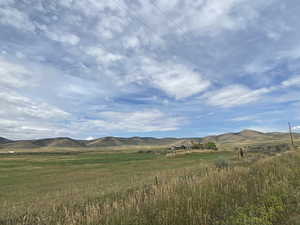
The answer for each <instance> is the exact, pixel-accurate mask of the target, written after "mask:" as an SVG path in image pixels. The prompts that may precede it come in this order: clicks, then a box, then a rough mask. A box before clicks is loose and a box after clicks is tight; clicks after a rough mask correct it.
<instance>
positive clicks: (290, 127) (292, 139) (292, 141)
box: [289, 123, 295, 148]
mask: <svg viewBox="0 0 300 225" xmlns="http://www.w3.org/2000/svg"><path fill="white" fill-rule="evenodd" d="M289 130H290V136H291V143H292V146H293V148H294V147H295V145H294V138H293V133H292V126H291V123H289Z"/></svg>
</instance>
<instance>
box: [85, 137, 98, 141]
mask: <svg viewBox="0 0 300 225" xmlns="http://www.w3.org/2000/svg"><path fill="white" fill-rule="evenodd" d="M95 139H96V138H95V137H87V138H86V139H85V140H87V141H91V140H95Z"/></svg>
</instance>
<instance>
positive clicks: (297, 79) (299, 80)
mask: <svg viewBox="0 0 300 225" xmlns="http://www.w3.org/2000/svg"><path fill="white" fill-rule="evenodd" d="M282 85H283V86H284V87H292V86H300V76H299V75H298V76H294V77H292V78H290V79H288V80H286V81H284V82H282Z"/></svg>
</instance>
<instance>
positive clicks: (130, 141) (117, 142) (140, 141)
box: [86, 137, 180, 147]
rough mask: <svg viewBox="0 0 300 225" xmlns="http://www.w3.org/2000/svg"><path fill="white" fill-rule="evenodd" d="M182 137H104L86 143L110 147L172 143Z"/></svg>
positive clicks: (90, 145) (87, 144) (93, 145)
mask: <svg viewBox="0 0 300 225" xmlns="http://www.w3.org/2000/svg"><path fill="white" fill-rule="evenodd" d="M178 140H180V139H176V138H152V137H132V138H117V137H104V138H99V139H96V140H92V141H89V142H87V143H86V146H88V147H108V146H131V145H151V146H152V145H170V144H173V143H175V142H177V141H178Z"/></svg>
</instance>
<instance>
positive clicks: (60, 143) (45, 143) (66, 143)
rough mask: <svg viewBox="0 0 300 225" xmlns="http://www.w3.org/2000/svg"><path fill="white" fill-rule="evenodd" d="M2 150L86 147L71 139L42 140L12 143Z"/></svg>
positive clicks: (8, 143) (5, 145)
mask: <svg viewBox="0 0 300 225" xmlns="http://www.w3.org/2000/svg"><path fill="white" fill-rule="evenodd" d="M0 147H2V148H28V149H30V148H41V147H85V143H84V142H83V141H79V140H74V139H71V138H48V139H40V140H23V141H11V142H7V143H3V144H0Z"/></svg>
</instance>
